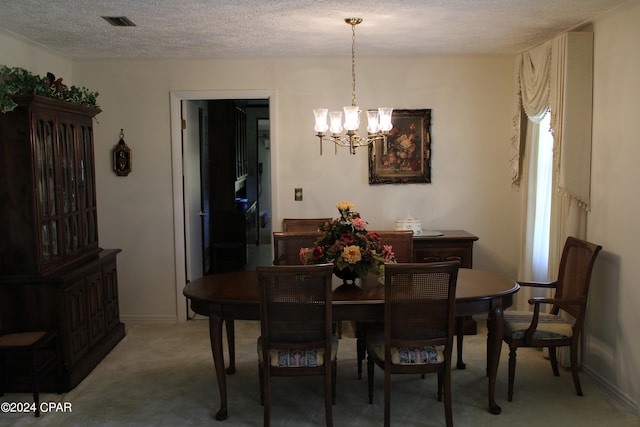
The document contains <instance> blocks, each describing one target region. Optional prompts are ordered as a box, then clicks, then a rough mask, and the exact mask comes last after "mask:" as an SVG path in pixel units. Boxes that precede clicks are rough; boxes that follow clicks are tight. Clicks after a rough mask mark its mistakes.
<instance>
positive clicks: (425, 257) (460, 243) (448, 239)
mask: <svg viewBox="0 0 640 427" xmlns="http://www.w3.org/2000/svg"><path fill="white" fill-rule="evenodd" d="M439 231H440V232H441V233H442V236H428V235H423V236H414V237H413V260H414V261H415V262H439V261H460V264H461V267H463V268H473V242H475V241H476V240H478V237H477V236H474V235H473V234H471V233H467V232H466V231H464V230H439Z"/></svg>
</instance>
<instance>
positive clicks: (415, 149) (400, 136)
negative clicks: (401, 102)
mask: <svg viewBox="0 0 640 427" xmlns="http://www.w3.org/2000/svg"><path fill="white" fill-rule="evenodd" d="M391 122H392V123H393V128H392V129H391V131H390V132H389V135H388V136H387V149H386V153H385V150H384V147H383V144H382V143H380V142H376V143H375V144H371V145H369V184H412V183H431V109H419V110H393V114H392V117H391Z"/></svg>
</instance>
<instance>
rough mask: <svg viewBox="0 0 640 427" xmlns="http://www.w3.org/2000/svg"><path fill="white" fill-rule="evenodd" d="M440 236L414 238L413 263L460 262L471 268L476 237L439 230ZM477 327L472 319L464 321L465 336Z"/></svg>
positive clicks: (462, 232) (462, 231) (473, 331)
mask: <svg viewBox="0 0 640 427" xmlns="http://www.w3.org/2000/svg"><path fill="white" fill-rule="evenodd" d="M439 232H441V233H442V235H441V236H430V235H422V236H414V237H413V260H414V261H415V262H439V261H460V266H461V267H463V268H473V242H475V241H476V240H478V237H477V236H474V235H473V234H471V233H468V232H466V231H464V230H439ZM477 330H478V325H477V323H476V321H475V320H474V319H473V318H472V317H468V318H465V320H464V333H465V335H475V334H476V333H477Z"/></svg>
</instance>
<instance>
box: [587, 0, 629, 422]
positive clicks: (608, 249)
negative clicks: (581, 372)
mask: <svg viewBox="0 0 640 427" xmlns="http://www.w3.org/2000/svg"><path fill="white" fill-rule="evenodd" d="M639 22H640V2H631V3H629V4H628V5H627V6H626V7H623V8H622V9H620V10H618V11H616V12H615V13H613V14H610V15H609V16H606V17H603V18H601V19H599V20H597V21H596V23H595V28H594V31H595V52H594V92H593V94H594V98H593V113H594V121H593V157H592V159H593V160H592V181H591V183H592V184H591V197H592V200H593V202H592V211H591V213H590V215H589V219H588V229H587V230H588V231H587V235H588V236H589V238H590V239H591V240H593V241H594V242H598V243H599V244H601V245H602V246H603V251H602V255H601V256H600V259H599V260H598V261H597V263H596V267H595V271H594V278H593V280H592V282H591V286H592V288H591V293H590V305H589V311H588V317H587V326H586V335H585V340H584V341H585V347H586V352H585V357H584V364H585V368H586V369H587V370H588V371H590V372H591V373H592V374H594V375H595V376H596V377H597V378H600V380H601V381H602V382H603V383H604V384H606V385H607V386H608V387H610V388H611V389H613V390H616V391H617V392H619V393H620V396H621V397H622V398H623V399H625V400H627V401H628V402H629V403H630V406H633V407H635V408H636V412H640V382H639V381H638V378H640V341H638V325H640V309H639V307H638V304H639V303H640V281H639V280H638V272H637V270H636V267H638V259H639V258H638V257H639V251H638V245H637V242H636V239H637V238H638V237H640V221H639V220H638V219H639V218H640V191H639V190H638V183H639V182H640V168H638V159H640V139H639V138H638V131H637V129H635V123H636V122H637V120H638V117H639V116H640V107H638V105H639V104H638V99H640V79H639V76H640V49H638V41H640V25H638V23H639ZM587 392H588V391H587Z"/></svg>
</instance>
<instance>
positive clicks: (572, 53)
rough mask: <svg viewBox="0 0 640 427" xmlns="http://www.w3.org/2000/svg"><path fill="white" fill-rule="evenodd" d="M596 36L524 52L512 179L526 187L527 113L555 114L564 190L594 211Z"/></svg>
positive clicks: (566, 37)
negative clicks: (523, 121)
mask: <svg viewBox="0 0 640 427" xmlns="http://www.w3.org/2000/svg"><path fill="white" fill-rule="evenodd" d="M592 70H593V33H590V32H571V33H564V34H561V35H559V36H558V37H556V38H555V39H553V40H551V41H548V42H545V43H544V44H542V45H540V46H537V47H535V48H533V49H530V50H528V51H526V52H523V53H521V54H520V55H518V56H517V57H516V64H515V71H516V76H515V79H514V81H515V85H516V87H515V90H514V93H515V95H516V96H515V102H514V115H513V120H512V125H513V128H512V137H511V149H512V156H511V160H510V167H511V179H512V184H513V185H514V186H515V187H519V185H520V166H521V153H523V150H522V140H521V135H520V131H521V116H522V111H523V110H524V112H525V113H526V115H527V117H528V118H529V119H530V120H531V121H533V122H536V123H537V122H539V121H540V120H541V119H542V117H543V116H544V114H545V113H546V112H547V111H549V110H551V131H552V133H553V137H554V149H553V150H554V167H555V168H556V171H557V172H558V183H559V184H558V190H559V191H560V192H561V193H562V194H564V195H566V196H568V197H570V198H572V199H575V200H576V201H577V202H578V203H579V205H580V206H581V207H582V208H584V209H585V210H588V209H589V195H590V194H589V193H590V188H591V117H592V102H591V101H592V93H593V92H592V91H593V89H592V86H593V82H592V77H593V71H592Z"/></svg>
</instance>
